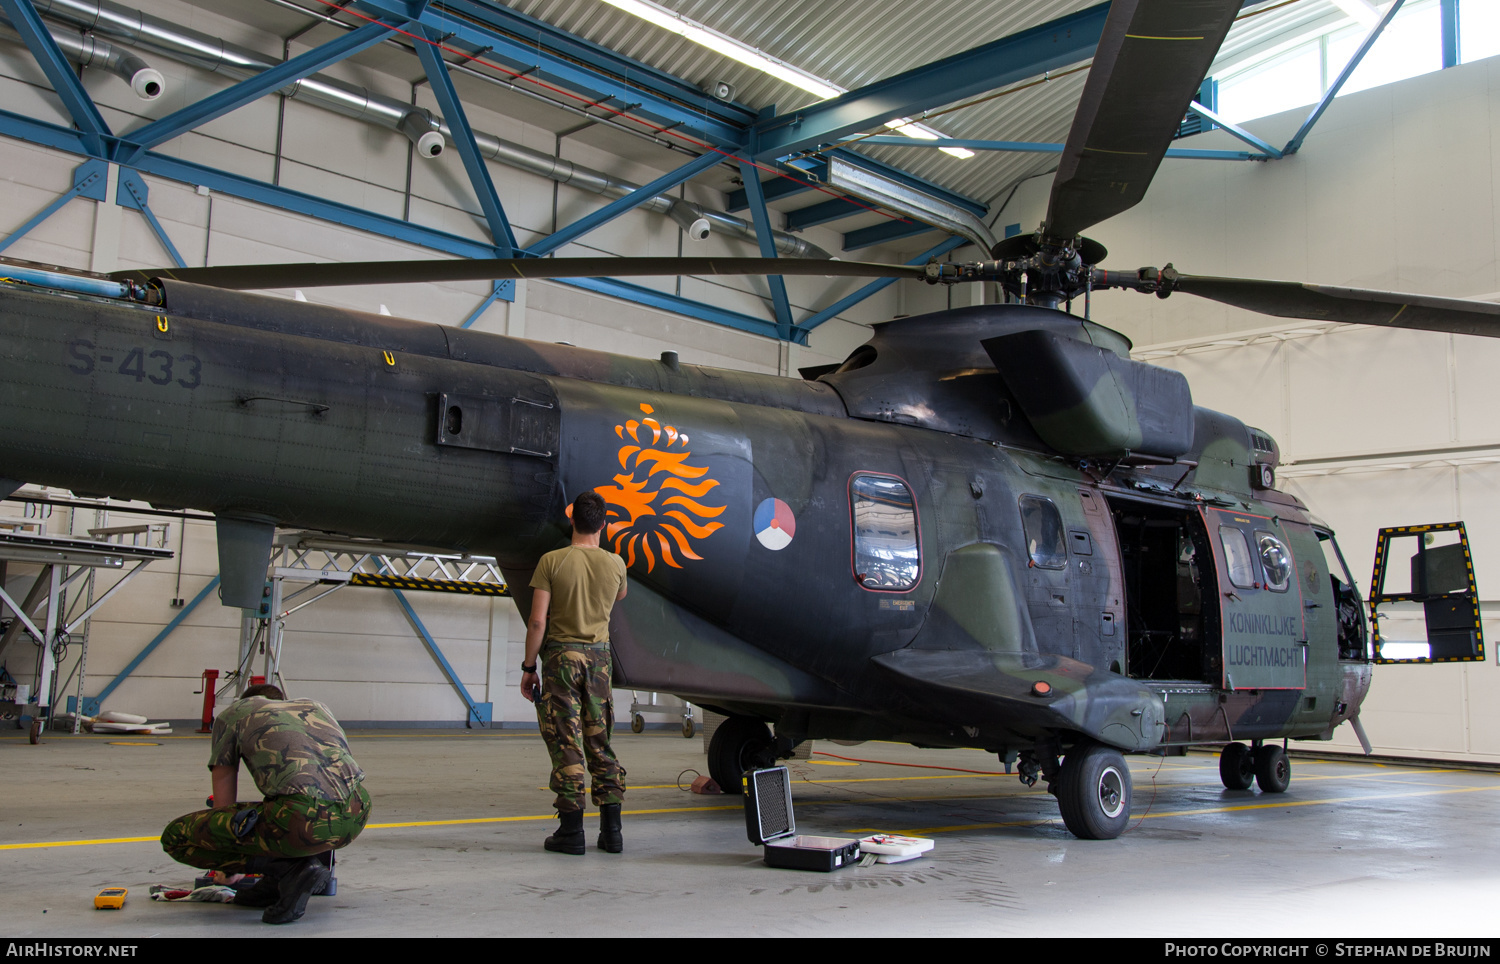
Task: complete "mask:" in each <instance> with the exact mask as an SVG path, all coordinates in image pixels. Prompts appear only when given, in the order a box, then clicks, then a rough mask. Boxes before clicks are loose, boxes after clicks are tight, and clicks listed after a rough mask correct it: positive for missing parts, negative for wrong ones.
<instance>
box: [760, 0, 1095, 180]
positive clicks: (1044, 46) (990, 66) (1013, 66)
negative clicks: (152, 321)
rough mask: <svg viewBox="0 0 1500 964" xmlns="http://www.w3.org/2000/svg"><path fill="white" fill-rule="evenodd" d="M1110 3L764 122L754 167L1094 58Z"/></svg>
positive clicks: (761, 123)
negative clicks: (757, 161)
mask: <svg viewBox="0 0 1500 964" xmlns="http://www.w3.org/2000/svg"><path fill="white" fill-rule="evenodd" d="M1108 13H1109V4H1108V3H1101V4H1098V5H1097V6H1093V7H1089V8H1088V9H1087V10H1082V11H1079V12H1078V13H1074V14H1069V15H1068V16H1066V17H1061V18H1059V19H1057V20H1053V21H1051V22H1049V23H1044V24H1042V25H1040V26H1037V27H1032V28H1031V29H1029V30H1022V31H1020V32H1019V33H1015V34H1011V35H1010V36H1009V37H1002V38H1001V39H999V40H996V41H993V42H992V43H988V44H984V45H982V46H979V47H975V48H974V49H972V50H967V51H965V52H963V53H961V54H955V55H954V56H952V57H946V58H944V59H942V60H939V61H936V62H934V63H930V64H926V65H924V66H922V67H917V68H915V69H913V70H908V71H906V72H905V73H901V74H897V75H896V76H894V77H888V78H886V79H885V80H881V81H877V82H876V83H873V84H870V85H868V86H865V87H861V88H859V89H858V90H851V91H849V92H848V93H847V94H843V95H841V96H838V97H835V98H833V99H832V100H825V101H822V102H821V103H817V104H813V105H811V106H808V107H805V108H803V109H801V110H797V111H793V112H791V113H789V114H783V115H781V116H779V117H771V118H767V119H765V120H762V121H760V122H759V123H757V124H756V125H755V128H754V130H753V131H752V140H751V151H752V152H753V156H754V157H755V158H756V159H757V160H765V159H770V158H777V157H784V156H786V155H788V154H795V153H798V152H800V151H806V150H812V149H814V148H817V147H819V146H820V145H827V144H832V143H835V142H837V141H839V140H841V139H843V138H845V137H848V136H849V135H851V134H856V133H858V132H860V131H864V130H868V129H869V128H871V127H875V126H876V125H879V124H884V123H885V122H886V121H890V120H895V119H897V118H899V117H907V116H910V115H913V114H920V113H921V112H922V111H924V110H926V109H928V108H931V107H938V106H941V105H943V104H952V103H955V102H957V101H960V100H963V99H964V98H966V97H972V96H973V95H975V94H981V93H984V92H985V91H989V90H994V89H995V88H997V87H1003V86H1005V85H1006V84H1010V83H1014V82H1016V81H1019V80H1025V79H1026V78H1028V77H1034V76H1036V75H1037V74H1040V73H1043V72H1044V71H1048V70H1056V69H1057V68H1059V67H1065V66H1067V65H1069V64H1075V63H1078V62H1079V61H1081V60H1086V59H1088V58H1089V57H1090V56H1092V54H1093V52H1094V48H1095V47H1097V46H1098V45H1099V36H1100V34H1102V33H1103V31H1104V20H1105V17H1106V16H1107V15H1108Z"/></svg>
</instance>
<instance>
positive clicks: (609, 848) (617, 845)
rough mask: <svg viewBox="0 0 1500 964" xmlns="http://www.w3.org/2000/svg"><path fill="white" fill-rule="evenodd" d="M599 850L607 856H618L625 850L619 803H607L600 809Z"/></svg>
mask: <svg viewBox="0 0 1500 964" xmlns="http://www.w3.org/2000/svg"><path fill="white" fill-rule="evenodd" d="M599 849H600V850H602V851H604V852H605V853H607V854H617V853H619V852H620V851H622V850H624V849H625V838H624V836H623V835H621V833H620V805H619V804H618V803H606V804H604V805H603V806H601V807H600V808H599Z"/></svg>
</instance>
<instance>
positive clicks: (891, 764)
mask: <svg viewBox="0 0 1500 964" xmlns="http://www.w3.org/2000/svg"><path fill="white" fill-rule="evenodd" d="M813 752H814V753H816V754H817V755H818V756H831V757H833V758H834V759H835V760H848V761H849V762H850V763H878V764H880V765H881V766H887V767H916V768H917V769H919V770H952V771H953V772H954V773H983V774H984V775H985V776H991V777H1005V776H1010V774H1008V773H1001V772H1000V771H999V770H965V769H964V768H963V767H940V766H933V765H932V764H930V763H895V762H892V761H891V760H861V759H859V758H858V757H852V756H839V755H838V754H837V753H825V752H824V751H822V750H814V751H813Z"/></svg>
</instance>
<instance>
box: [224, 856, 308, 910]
mask: <svg viewBox="0 0 1500 964" xmlns="http://www.w3.org/2000/svg"><path fill="white" fill-rule="evenodd" d="M295 863H296V861H294V860H281V859H277V858H275V857H251V858H250V859H249V860H247V861H246V862H245V865H246V866H245V872H246V873H249V874H260V880H257V881H256V882H255V885H254V886H252V887H247V888H245V889H244V890H239V891H236V892H235V895H234V902H235V903H236V904H238V905H240V906H241V907H270V906H271V905H272V904H274V903H276V898H277V896H278V895H279V894H280V892H281V878H282V877H284V876H286V872H287V871H288V870H291V869H292V866H293V865H294V864H295Z"/></svg>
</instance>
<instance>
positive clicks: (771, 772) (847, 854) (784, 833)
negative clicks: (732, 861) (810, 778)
mask: <svg viewBox="0 0 1500 964" xmlns="http://www.w3.org/2000/svg"><path fill="white" fill-rule="evenodd" d="M745 833H746V835H747V836H749V838H750V842H751V843H753V844H757V845H762V846H764V847H765V861H766V866H767V867H787V868H790V869H793V870H821V871H824V872H827V871H830V870H838V869H840V868H842V867H848V866H849V865H850V864H853V863H858V862H859V856H860V852H859V841H858V840H856V839H855V838H853V837H818V836H810V835H805V834H803V835H799V834H798V833H797V821H796V818H795V817H794V816H793V815H792V780H791V774H790V773H788V771H787V768H786V767H770V768H768V769H765V770H751V771H750V772H749V773H747V774H745Z"/></svg>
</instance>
